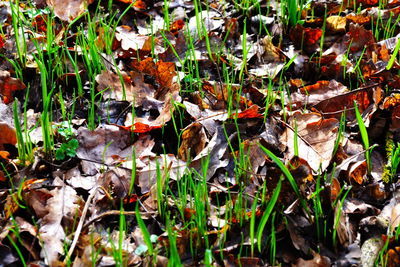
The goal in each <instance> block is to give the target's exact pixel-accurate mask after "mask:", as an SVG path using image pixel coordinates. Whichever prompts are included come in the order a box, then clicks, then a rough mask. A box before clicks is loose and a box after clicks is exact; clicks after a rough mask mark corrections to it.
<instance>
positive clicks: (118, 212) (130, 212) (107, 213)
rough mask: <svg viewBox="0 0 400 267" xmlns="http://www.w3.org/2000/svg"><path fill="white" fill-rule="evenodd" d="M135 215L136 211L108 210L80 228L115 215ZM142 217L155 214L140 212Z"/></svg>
mask: <svg viewBox="0 0 400 267" xmlns="http://www.w3.org/2000/svg"><path fill="white" fill-rule="evenodd" d="M120 214H123V215H128V216H129V215H135V214H136V211H121V210H109V211H105V212H103V213H101V214H100V215H98V216H96V217H94V218H93V219H91V220H90V221H88V222H87V223H85V225H84V226H83V227H82V229H86V228H87V227H88V226H89V225H91V224H92V223H94V222H96V221H98V220H101V219H102V218H104V217H107V216H115V215H120ZM140 214H141V215H143V216H146V215H149V216H151V215H152V214H155V213H154V212H141V213H140Z"/></svg>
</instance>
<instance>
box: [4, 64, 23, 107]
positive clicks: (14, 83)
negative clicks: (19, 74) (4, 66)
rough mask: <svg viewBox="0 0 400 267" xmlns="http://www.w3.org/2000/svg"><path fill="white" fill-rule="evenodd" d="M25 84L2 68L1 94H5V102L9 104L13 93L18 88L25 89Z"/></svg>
mask: <svg viewBox="0 0 400 267" xmlns="http://www.w3.org/2000/svg"><path fill="white" fill-rule="evenodd" d="M25 88H26V86H25V84H24V83H23V82H21V81H20V80H19V79H17V78H12V77H11V76H10V72H8V71H5V70H0V95H2V96H3V101H4V103H5V104H9V103H10V102H11V101H12V100H13V97H12V93H13V92H14V91H17V90H24V89H25Z"/></svg>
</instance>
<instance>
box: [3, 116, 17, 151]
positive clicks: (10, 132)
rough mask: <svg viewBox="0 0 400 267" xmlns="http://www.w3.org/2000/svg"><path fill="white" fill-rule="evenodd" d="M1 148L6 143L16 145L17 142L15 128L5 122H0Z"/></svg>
mask: <svg viewBox="0 0 400 267" xmlns="http://www.w3.org/2000/svg"><path fill="white" fill-rule="evenodd" d="M0 133H1V135H0V149H3V145H4V144H11V145H15V144H16V143H17V136H16V133H15V129H14V128H13V127H11V126H9V125H8V124H7V123H5V122H0Z"/></svg>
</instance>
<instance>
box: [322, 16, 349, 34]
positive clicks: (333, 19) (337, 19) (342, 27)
mask: <svg viewBox="0 0 400 267" xmlns="http://www.w3.org/2000/svg"><path fill="white" fill-rule="evenodd" d="M326 26H327V28H328V29H329V30H331V31H333V32H344V31H346V18H345V17H342V16H330V17H328V18H326Z"/></svg>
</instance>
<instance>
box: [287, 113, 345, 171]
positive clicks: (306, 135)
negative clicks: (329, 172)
mask: <svg viewBox="0 0 400 267" xmlns="http://www.w3.org/2000/svg"><path fill="white" fill-rule="evenodd" d="M289 122H290V125H291V128H289V127H287V128H286V130H285V132H284V133H283V134H282V136H281V142H282V143H283V144H285V145H286V147H287V148H288V153H287V154H286V160H290V159H291V158H292V157H294V155H295V151H294V138H295V134H294V129H295V128H296V127H297V135H298V137H297V140H298V152H299V154H298V156H299V157H300V158H302V159H304V160H306V161H307V162H308V164H309V165H310V167H311V168H312V169H313V171H314V172H319V171H324V170H325V169H326V168H327V167H328V166H329V163H330V161H331V159H332V152H333V150H334V145H335V141H336V138H337V134H338V127H339V121H338V120H336V119H323V118H322V115H321V114H319V113H306V114H302V113H300V112H295V113H294V114H293V116H292V117H291V118H290V119H289ZM296 125H297V126H296Z"/></svg>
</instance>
